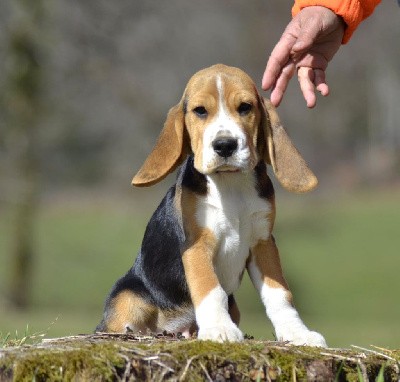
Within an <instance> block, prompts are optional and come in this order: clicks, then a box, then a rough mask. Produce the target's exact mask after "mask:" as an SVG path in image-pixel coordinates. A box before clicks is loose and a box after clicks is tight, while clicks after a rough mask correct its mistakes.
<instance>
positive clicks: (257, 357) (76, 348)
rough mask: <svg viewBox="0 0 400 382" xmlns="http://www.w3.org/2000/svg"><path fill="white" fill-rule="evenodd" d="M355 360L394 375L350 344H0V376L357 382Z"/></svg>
mask: <svg viewBox="0 0 400 382" xmlns="http://www.w3.org/2000/svg"><path fill="white" fill-rule="evenodd" d="M391 354H392V353H391ZM392 356H393V354H392ZM360 362H362V366H363V370H365V371H366V372H367V374H368V377H370V376H371V378H372V379H371V380H375V378H376V376H377V375H378V373H379V371H380V370H381V367H382V365H385V370H384V371H385V380H389V381H390V380H393V381H394V380H398V376H399V375H398V374H399V373H398V371H396V370H397V369H396V368H395V367H391V365H389V363H388V361H387V360H385V359H382V357H379V355H371V356H369V357H365V355H359V354H357V352H355V351H351V350H347V351H340V350H333V349H320V348H312V347H293V346H286V345H283V344H279V343H270V342H262V341H245V342H242V343H222V344H221V343H215V342H211V341H197V340H177V339H171V338H169V339H168V338H165V339H159V338H152V337H143V338H139V339H138V338H137V337H134V336H131V337H129V336H127V335H124V336H118V335H115V336H109V335H104V336H97V337H96V336H95V335H93V336H85V337H78V338H73V339H62V340H60V341H58V340H57V341H51V342H45V343H43V344H41V345H36V346H22V347H19V348H10V349H4V350H3V351H0V379H1V380H3V379H4V380H15V381H32V380H35V381H45V380H46V381H47V380H51V381H69V380H91V381H92V380H93V381H107V380H118V379H129V378H131V379H132V378H133V379H136V380H143V381H146V380H168V379H175V380H179V379H181V380H186V381H203V380H205V379H212V380H243V379H246V380H252V381H265V380H274V381H275V380H276V381H286V380H290V381H291V380H297V381H306V380H314V379H315V378H314V379H313V376H321V375H324V376H325V375H326V380H335V378H337V380H340V381H341V380H347V381H350V382H351V381H357V382H359V380H360V373H359V372H358V370H357V365H360ZM394 363H396V362H395V361H394ZM395 378H397V379H395Z"/></svg>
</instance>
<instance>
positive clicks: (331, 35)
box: [262, 6, 345, 108]
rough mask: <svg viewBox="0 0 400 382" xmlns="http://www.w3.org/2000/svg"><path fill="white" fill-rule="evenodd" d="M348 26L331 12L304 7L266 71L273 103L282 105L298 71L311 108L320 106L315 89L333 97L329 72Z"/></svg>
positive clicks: (266, 87) (266, 84)
mask: <svg viewBox="0 0 400 382" xmlns="http://www.w3.org/2000/svg"><path fill="white" fill-rule="evenodd" d="M344 29H345V23H344V21H343V20H342V18H341V17H340V16H337V15H336V14H335V13H334V12H332V11H331V10H330V9H328V8H325V7H320V6H310V7H306V8H303V9H302V10H301V11H300V12H299V13H298V14H297V15H296V16H295V17H294V18H293V19H292V21H291V22H290V23H289V24H288V26H287V27H286V29H285V31H284V32H283V34H282V36H281V38H280V40H279V41H278V43H277V44H276V45H275V48H274V49H273V51H272V53H271V55H270V57H269V59H268V62H267V66H266V68H265V72H264V75H263V79H262V88H263V89H264V90H269V89H271V88H272V91H271V97H270V98H271V102H272V104H273V105H274V106H278V105H279V104H280V102H281V100H282V98H283V94H284V93H285V90H286V87H287V85H288V83H289V81H290V79H291V78H292V77H293V75H294V73H295V70H296V69H297V76H298V80H299V83H300V89H301V91H302V93H303V96H304V99H305V100H306V103H307V106H308V107H309V108H313V107H314V106H315V104H316V96H315V89H317V90H318V91H319V92H320V93H321V94H322V95H323V96H327V95H328V94H329V87H328V85H327V83H326V79H325V70H326V68H327V66H328V63H329V61H330V60H331V59H332V58H333V56H334V55H335V53H336V52H337V51H338V49H339V47H340V45H341V43H342V38H343V34H344Z"/></svg>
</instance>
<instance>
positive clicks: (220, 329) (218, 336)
mask: <svg viewBox="0 0 400 382" xmlns="http://www.w3.org/2000/svg"><path fill="white" fill-rule="evenodd" d="M243 338H244V337H243V333H242V332H241V331H240V329H239V328H238V327H237V326H236V325H235V324H234V323H233V322H232V323H231V324H229V325H226V324H225V325H218V326H213V327H209V328H200V329H199V334H198V339H199V340H211V341H217V342H224V341H229V342H238V341H243Z"/></svg>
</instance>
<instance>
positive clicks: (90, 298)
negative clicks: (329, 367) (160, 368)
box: [0, 191, 400, 348]
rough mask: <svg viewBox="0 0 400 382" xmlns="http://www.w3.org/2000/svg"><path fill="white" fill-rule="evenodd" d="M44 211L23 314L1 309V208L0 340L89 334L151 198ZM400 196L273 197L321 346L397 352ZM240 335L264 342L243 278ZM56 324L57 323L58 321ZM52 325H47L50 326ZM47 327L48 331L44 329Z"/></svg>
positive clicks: (2, 219)
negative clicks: (43, 334)
mask: <svg viewBox="0 0 400 382" xmlns="http://www.w3.org/2000/svg"><path fill="white" fill-rule="evenodd" d="M144 194H145V193H144V192H140V191H139V192H137V191H135V192H133V196H132V197H131V198H130V199H128V200H121V198H116V200H110V198H107V199H100V200H99V199H96V198H92V199H90V200H83V201H82V200H79V199H77V200H69V201H68V200H67V199H62V200H61V201H60V200H59V201H57V202H51V203H50V202H48V203H44V204H43V205H42V208H41V211H40V215H39V219H38V224H37V235H36V242H37V259H36V260H37V261H36V263H35V269H34V277H33V284H32V289H31V293H32V300H33V305H32V308H31V309H30V310H28V311H26V312H19V311H14V310H12V309H10V308H9V307H7V304H6V287H7V283H8V282H9V279H8V271H7V266H6V265H7V264H8V263H9V261H10V259H9V258H8V252H7V248H9V245H10V242H9V234H10V227H9V226H8V225H7V222H8V220H9V217H10V212H9V209H7V208H6V206H5V205H0V264H1V265H2V266H1V267H0V332H1V333H3V337H0V341H1V338H4V333H6V334H7V333H14V332H15V330H16V329H17V330H19V331H21V330H22V331H21V333H22V332H23V331H24V328H26V325H27V324H29V327H30V330H31V331H32V332H33V333H37V332H41V331H43V330H45V331H46V336H50V337H51V336H62V335H70V334H78V333H89V332H91V331H92V330H93V328H94V327H95V326H96V324H97V323H98V321H99V320H100V317H101V313H102V306H103V302H104V299H105V297H106V295H107V293H108V292H109V290H110V288H111V286H112V284H113V282H114V281H115V280H116V279H117V278H118V277H120V276H121V275H122V274H123V273H124V272H125V271H126V270H127V269H128V268H129V267H130V266H131V265H132V262H133V259H134V256H135V254H136V252H137V249H138V247H139V244H140V241H141V237H142V234H143V230H144V227H145V223H146V220H147V219H148V217H149V215H150V213H151V211H152V210H153V209H154V208H155V207H156V201H157V200H159V198H158V196H157V197H154V198H152V197H151V195H150V196H149V195H147V194H146V198H147V200H150V202H148V203H149V205H148V207H147V208H144V207H143V204H145V203H146V202H143V195H144ZM399 206H400V193H399V192H380V193H379V192H373V193H358V194H353V195H349V196H346V197H337V196H335V197H332V198H327V197H324V198H322V197H320V196H318V195H315V194H314V195H313V194H311V195H307V196H306V195H304V196H301V195H300V196H296V195H278V199H277V211H278V216H277V223H276V227H275V229H274V232H275V237H276V239H277V243H278V247H279V249H280V252H281V257H282V262H283V267H284V269H285V274H286V276H287V279H288V281H289V284H290V285H291V288H292V290H293V292H294V297H295V303H296V306H297V308H298V309H299V311H300V313H301V315H302V317H303V319H304V321H305V322H306V324H307V325H308V326H309V327H311V328H313V329H315V330H318V331H320V332H321V333H323V334H324V335H325V337H326V339H327V342H328V344H329V345H330V346H334V347H349V346H350V345H351V344H357V345H359V346H369V345H370V344H374V345H379V346H382V347H387V348H399V347H400V332H399V331H398V322H399V318H400V305H399V304H398V302H397V300H398V291H399V290H400V278H399V277H398V270H399V269H400V256H399V248H400V235H399V234H398V227H399V223H400V208H399ZM237 299H238V303H239V307H240V309H241V312H242V324H241V327H242V329H243V330H244V331H245V332H247V333H248V334H251V335H253V336H254V337H255V338H256V339H270V340H272V339H273V330H272V327H271V326H270V324H269V322H268V320H267V319H266V317H265V314H264V309H263V307H262V305H261V303H260V300H259V298H258V296H257V294H256V292H255V290H254V288H253V287H252V285H251V283H250V281H249V280H248V278H247V277H246V278H245V279H244V283H243V285H242V287H241V289H240V290H239V292H238V294H237ZM57 318H58V319H57ZM56 319H57V321H56V322H55V323H54V324H53V325H51V326H50V324H51V323H53V322H54V321H55V320H56ZM49 326H50V328H49V329H48V330H47V329H46V328H48V327H49Z"/></svg>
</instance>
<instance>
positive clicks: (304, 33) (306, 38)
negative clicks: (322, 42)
mask: <svg viewBox="0 0 400 382" xmlns="http://www.w3.org/2000/svg"><path fill="white" fill-rule="evenodd" d="M317 35H318V30H317V29H316V28H311V27H305V28H304V29H302V30H301V33H300V34H299V36H298V38H297V40H296V42H295V44H294V45H293V47H292V52H293V53H296V54H299V53H300V54H301V53H305V52H306V51H307V50H309V49H310V48H311V47H312V46H313V44H314V42H315V40H316V38H317Z"/></svg>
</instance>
